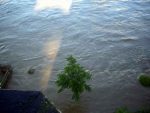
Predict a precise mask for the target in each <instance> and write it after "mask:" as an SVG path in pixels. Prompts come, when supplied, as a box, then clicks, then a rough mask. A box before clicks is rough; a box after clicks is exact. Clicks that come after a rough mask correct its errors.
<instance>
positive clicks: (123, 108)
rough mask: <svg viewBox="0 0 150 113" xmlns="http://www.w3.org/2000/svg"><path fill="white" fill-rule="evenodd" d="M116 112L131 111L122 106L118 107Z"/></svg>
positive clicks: (127, 112)
mask: <svg viewBox="0 0 150 113" xmlns="http://www.w3.org/2000/svg"><path fill="white" fill-rule="evenodd" d="M115 113H130V112H129V111H128V109H127V108H125V107H122V108H118V109H117V110H116V111H115Z"/></svg>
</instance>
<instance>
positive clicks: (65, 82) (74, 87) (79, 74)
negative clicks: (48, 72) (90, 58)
mask: <svg viewBox="0 0 150 113" xmlns="http://www.w3.org/2000/svg"><path fill="white" fill-rule="evenodd" d="M66 59H67V61H68V64H67V65H66V67H65V68H64V70H63V71H62V72H61V73H59V74H58V80H57V81H56V84H57V86H58V87H59V90H58V92H62V91H63V90H64V89H70V90H71V91H72V92H73V95H72V99H73V100H75V101H78V100H79V99H80V94H81V93H82V92H84V91H90V90H91V87H90V85H88V84H87V81H88V80H90V79H91V74H90V72H88V71H86V70H85V69H84V68H83V67H82V66H80V64H78V63H77V61H76V59H75V58H74V57H73V56H69V57H68V58H66Z"/></svg>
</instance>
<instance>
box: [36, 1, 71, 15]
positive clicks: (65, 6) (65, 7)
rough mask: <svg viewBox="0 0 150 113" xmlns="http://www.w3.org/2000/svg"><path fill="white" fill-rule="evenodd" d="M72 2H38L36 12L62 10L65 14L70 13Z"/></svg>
mask: <svg viewBox="0 0 150 113" xmlns="http://www.w3.org/2000/svg"><path fill="white" fill-rule="evenodd" d="M71 6H72V0H37V1H36V5H35V10H37V11H38V10H44V9H51V8H52V9H53V8H54V9H60V10H62V11H63V12H64V13H69V11H70V8H71Z"/></svg>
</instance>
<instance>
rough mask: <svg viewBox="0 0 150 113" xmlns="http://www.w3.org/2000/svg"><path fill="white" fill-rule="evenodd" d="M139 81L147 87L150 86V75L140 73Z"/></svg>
mask: <svg viewBox="0 0 150 113" xmlns="http://www.w3.org/2000/svg"><path fill="white" fill-rule="evenodd" d="M139 82H140V83H141V84H142V85H143V86H145V87H150V76H147V75H145V74H142V75H140V77H139Z"/></svg>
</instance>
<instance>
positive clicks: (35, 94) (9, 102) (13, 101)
mask: <svg viewBox="0 0 150 113" xmlns="http://www.w3.org/2000/svg"><path fill="white" fill-rule="evenodd" d="M0 113H60V112H59V111H58V110H57V109H56V108H55V107H54V106H53V105H52V104H51V103H50V102H49V101H48V100H47V99H46V98H45V96H44V95H43V94H42V93H41V92H39V91H17V90H0Z"/></svg>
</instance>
